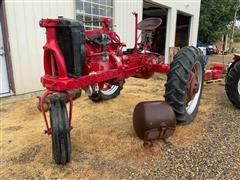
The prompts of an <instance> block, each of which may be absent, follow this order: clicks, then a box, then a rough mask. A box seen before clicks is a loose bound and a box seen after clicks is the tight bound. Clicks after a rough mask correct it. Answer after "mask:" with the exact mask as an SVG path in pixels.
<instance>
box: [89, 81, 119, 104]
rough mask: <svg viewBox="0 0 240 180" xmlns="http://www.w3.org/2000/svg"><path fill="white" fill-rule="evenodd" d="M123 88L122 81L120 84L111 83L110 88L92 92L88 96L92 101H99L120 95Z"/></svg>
mask: <svg viewBox="0 0 240 180" xmlns="http://www.w3.org/2000/svg"><path fill="white" fill-rule="evenodd" d="M122 88H123V83H122V84H121V85H119V86H118V85H112V86H111V88H109V89H106V90H99V91H96V92H94V93H93V94H92V95H91V96H88V97H89V99H91V100H92V101H93V102H101V101H105V100H109V99H113V98H115V97H117V96H119V95H120V92H121V90H122Z"/></svg>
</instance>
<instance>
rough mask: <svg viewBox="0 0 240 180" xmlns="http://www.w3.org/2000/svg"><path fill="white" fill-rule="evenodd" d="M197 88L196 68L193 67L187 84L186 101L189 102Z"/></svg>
mask: <svg viewBox="0 0 240 180" xmlns="http://www.w3.org/2000/svg"><path fill="white" fill-rule="evenodd" d="M198 89H199V82H198V77H197V72H196V68H195V67H193V69H192V71H191V74H190V77H189V80H188V84H187V101H186V102H187V103H189V102H190V101H191V100H192V99H193V98H194V96H195V94H196V93H197V92H198Z"/></svg>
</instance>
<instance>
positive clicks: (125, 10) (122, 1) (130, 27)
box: [113, 0, 143, 48]
mask: <svg viewBox="0 0 240 180" xmlns="http://www.w3.org/2000/svg"><path fill="white" fill-rule="evenodd" d="M142 10H143V1H142V0H114V9H113V19H114V21H113V24H114V25H116V27H114V30H115V31H116V32H117V34H118V35H119V36H120V38H121V41H122V42H124V43H126V45H127V47H128V48H132V47H133V46H134V32H135V31H134V30H135V17H134V16H133V15H132V12H137V13H138V21H141V20H142Z"/></svg>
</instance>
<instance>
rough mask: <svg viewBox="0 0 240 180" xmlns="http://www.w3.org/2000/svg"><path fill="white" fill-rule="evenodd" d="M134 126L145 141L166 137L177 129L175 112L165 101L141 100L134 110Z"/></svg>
mask: <svg viewBox="0 0 240 180" xmlns="http://www.w3.org/2000/svg"><path fill="white" fill-rule="evenodd" d="M133 127H134V130H135V132H136V134H137V136H138V137H139V138H141V139H143V140H144V141H150V140H154V139H166V138H168V137H170V136H171V135H172V134H173V133H174V131H175V127H176V117H175V113H174V111H173V110H172V108H171V106H170V105H168V104H167V103H166V102H163V101H147V102H140V103H138V104H137V105H136V107H135V109H134V112H133Z"/></svg>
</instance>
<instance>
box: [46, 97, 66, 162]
mask: <svg viewBox="0 0 240 180" xmlns="http://www.w3.org/2000/svg"><path fill="white" fill-rule="evenodd" d="M50 122H51V129H52V152H53V159H54V161H55V163H56V164H62V165H65V164H66V163H68V162H70V160H71V137H70V128H69V120H68V113H67V108H66V104H65V100H64V98H62V97H58V96H53V97H51V99H50Z"/></svg>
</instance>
